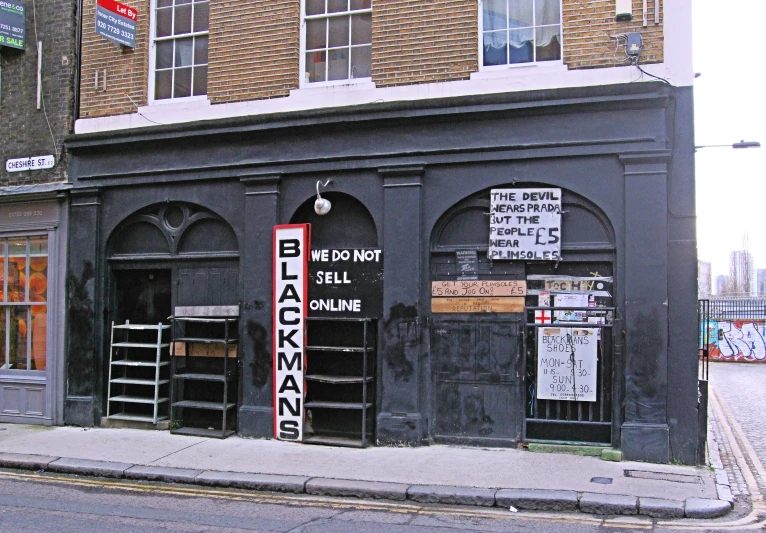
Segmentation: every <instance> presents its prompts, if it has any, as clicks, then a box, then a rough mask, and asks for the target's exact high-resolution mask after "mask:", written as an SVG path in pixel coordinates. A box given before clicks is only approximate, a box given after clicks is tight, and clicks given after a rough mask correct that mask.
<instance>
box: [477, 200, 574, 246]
mask: <svg viewBox="0 0 766 533" xmlns="http://www.w3.org/2000/svg"><path fill="white" fill-rule="evenodd" d="M490 200H491V206H490V215H491V216H490V221H489V252H488V255H489V258H490V259H510V260H528V261H529V260H532V261H558V260H560V259H561V189H545V188H540V189H492V191H491V194H490Z"/></svg>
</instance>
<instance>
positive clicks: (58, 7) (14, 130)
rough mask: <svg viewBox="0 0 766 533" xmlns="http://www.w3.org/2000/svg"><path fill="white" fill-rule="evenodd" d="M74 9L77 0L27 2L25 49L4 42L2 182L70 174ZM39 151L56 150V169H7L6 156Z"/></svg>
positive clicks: (0, 55) (9, 183)
mask: <svg viewBox="0 0 766 533" xmlns="http://www.w3.org/2000/svg"><path fill="white" fill-rule="evenodd" d="M75 12H76V1H75V0H45V1H44V2H36V5H33V4H32V2H26V18H25V27H26V43H25V49H24V50H17V49H12V48H6V47H0V62H2V63H1V64H0V69H1V70H2V87H0V186H2V187H6V186H23V185H31V184H38V183H48V182H57V181H62V180H65V179H66V154H62V149H63V138H64V136H65V135H67V134H68V133H70V132H71V130H72V122H73V110H74V73H75V70H74V69H75V68H76V63H77V62H76V58H75V49H76V48H75V31H76V30H75V28H76V26H75V20H76V19H75ZM35 21H36V24H35ZM35 27H36V31H35ZM35 34H37V36H36V35H35ZM38 40H39V41H42V43H43V53H42V95H43V103H44V110H43V109H37V41H38ZM46 115H47V120H46ZM49 124H50V125H49ZM54 140H55V144H54ZM40 155H55V156H56V161H57V165H56V167H55V168H54V169H52V170H35V171H25V172H13V173H8V172H6V171H5V162H6V160H8V159H15V158H21V157H30V156H40Z"/></svg>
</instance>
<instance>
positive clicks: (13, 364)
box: [7, 306, 28, 370]
mask: <svg viewBox="0 0 766 533" xmlns="http://www.w3.org/2000/svg"><path fill="white" fill-rule="evenodd" d="M7 312H8V313H9V314H10V318H11V320H10V327H9V329H8V340H9V344H10V346H9V350H8V364H9V368H15V369H17V370H28V368H27V334H28V328H27V308H26V307H24V306H16V307H9V308H7Z"/></svg>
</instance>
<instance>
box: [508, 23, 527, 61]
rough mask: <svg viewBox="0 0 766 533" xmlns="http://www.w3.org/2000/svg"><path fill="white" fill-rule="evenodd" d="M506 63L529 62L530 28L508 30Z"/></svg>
mask: <svg viewBox="0 0 766 533" xmlns="http://www.w3.org/2000/svg"><path fill="white" fill-rule="evenodd" d="M508 40H509V43H508V44H509V46H508V63H529V62H530V61H532V59H533V58H532V30H531V29H528V30H515V31H509V32H508Z"/></svg>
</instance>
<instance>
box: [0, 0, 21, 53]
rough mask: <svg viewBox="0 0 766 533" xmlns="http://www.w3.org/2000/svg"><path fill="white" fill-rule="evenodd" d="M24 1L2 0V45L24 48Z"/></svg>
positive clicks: (0, 9) (0, 32)
mask: <svg viewBox="0 0 766 533" xmlns="http://www.w3.org/2000/svg"><path fill="white" fill-rule="evenodd" d="M24 11H25V7H24V2H19V1H18V0H0V46H7V47H9V48H18V49H20V50H23V49H24V39H25V36H24Z"/></svg>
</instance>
